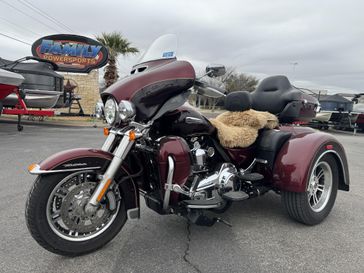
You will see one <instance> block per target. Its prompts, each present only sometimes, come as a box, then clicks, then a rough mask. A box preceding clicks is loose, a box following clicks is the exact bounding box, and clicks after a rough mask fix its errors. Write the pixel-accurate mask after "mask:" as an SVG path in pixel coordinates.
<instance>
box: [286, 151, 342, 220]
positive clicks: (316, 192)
mask: <svg viewBox="0 0 364 273" xmlns="http://www.w3.org/2000/svg"><path fill="white" fill-rule="evenodd" d="M338 183H339V173H338V166H337V163H336V160H335V158H334V157H333V156H332V155H330V154H325V155H324V156H321V157H319V158H318V159H317V161H316V162H315V164H314V166H313V168H312V170H311V173H310V175H309V181H307V186H306V192H299V193H297V192H282V203H283V205H284V208H285V209H286V211H287V212H288V215H289V216H290V217H291V218H293V219H295V220H296V221H298V222H301V223H303V224H306V225H316V224H319V223H320V222H322V221H323V220H324V219H325V218H326V217H327V215H328V214H329V213H330V211H331V209H332V207H333V206H334V203H335V199H336V194H337V189H338Z"/></svg>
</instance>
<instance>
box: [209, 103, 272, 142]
mask: <svg viewBox="0 0 364 273" xmlns="http://www.w3.org/2000/svg"><path fill="white" fill-rule="evenodd" d="M210 122H211V123H212V125H214V126H215V127H216V129H217V135H218V137H219V140H220V143H221V145H222V146H224V147H226V148H245V147H248V146H250V145H252V144H253V143H254V142H255V140H256V139H257V137H258V130H259V129H262V128H269V129H273V128H276V127H277V126H278V120H277V117H276V116H275V115H273V114H271V113H269V112H261V111H255V110H253V109H250V110H247V111H242V112H225V113H222V114H220V115H218V116H217V117H216V118H214V119H210Z"/></svg>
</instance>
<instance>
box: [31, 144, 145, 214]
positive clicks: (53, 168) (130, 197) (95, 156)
mask: <svg viewBox="0 0 364 273" xmlns="http://www.w3.org/2000/svg"><path fill="white" fill-rule="evenodd" d="M113 157H114V155H113V154H112V153H109V152H105V151H102V150H98V149H88V148H79V149H72V150H66V151H62V152H59V153H56V154H54V155H52V156H50V157H48V158H47V159H45V160H43V161H42V162H41V163H39V164H33V165H31V166H29V169H28V170H29V172H30V173H31V174H36V175H47V174H52V173H69V172H75V171H82V170H100V171H101V172H102V173H103V172H104V170H106V168H107V166H108V165H109V164H110V162H111V160H112V159H113ZM133 173H135V172H134V170H132V169H131V168H130V167H129V166H127V165H126V164H123V166H122V167H121V169H120V171H119V173H118V174H117V175H116V176H115V180H116V181H118V180H120V179H122V178H123V177H125V175H126V176H129V175H131V174H133ZM119 186H120V189H121V192H122V198H124V200H125V208H126V210H127V214H128V218H129V219H130V218H139V217H140V211H139V210H140V209H139V208H140V206H139V190H138V185H137V184H136V182H135V181H134V180H133V178H130V179H127V180H125V181H123V182H122V183H120V185H119Z"/></svg>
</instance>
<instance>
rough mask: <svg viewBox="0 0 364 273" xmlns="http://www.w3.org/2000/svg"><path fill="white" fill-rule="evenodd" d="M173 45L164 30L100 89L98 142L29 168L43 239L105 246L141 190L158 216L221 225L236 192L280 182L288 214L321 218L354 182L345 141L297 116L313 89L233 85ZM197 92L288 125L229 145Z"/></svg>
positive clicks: (35, 231)
mask: <svg viewBox="0 0 364 273" xmlns="http://www.w3.org/2000/svg"><path fill="white" fill-rule="evenodd" d="M176 45H177V43H176V37H175V36H174V35H165V36H162V37H160V38H158V39H157V40H156V41H155V42H154V43H153V44H152V45H151V46H150V48H149V49H148V50H147V51H146V53H145V54H144V55H143V57H142V58H141V60H140V61H139V63H138V64H137V65H135V66H134V67H133V68H132V70H131V73H130V75H129V76H128V77H126V78H124V79H122V80H120V81H118V82H117V83H115V84H113V85H112V86H110V87H109V88H107V89H106V90H105V91H104V92H103V93H102V94H101V97H102V101H103V103H104V113H105V119H106V121H107V123H108V124H109V127H108V128H105V130H104V133H105V135H107V138H106V140H105V142H104V144H103V146H102V148H101V149H93V148H82V149H81V148H80V149H72V150H67V151H63V152H60V153H57V154H54V155H52V156H50V157H49V158H47V159H45V160H43V161H42V162H40V163H38V164H32V165H31V166H29V168H28V170H29V172H30V173H31V174H34V175H38V176H37V178H36V180H35V182H34V185H33V187H32V189H31V190H30V193H29V196H28V200H27V203H26V222H27V227H28V229H29V231H30V233H31V235H32V236H33V238H34V239H35V240H36V241H37V242H38V243H39V244H40V245H41V246H42V247H44V248H45V249H47V250H49V251H51V252H54V253H56V254H60V255H65V256H77V255H81V254H85V253H89V252H92V251H94V250H96V249H99V248H101V247H102V246H104V245H105V244H106V243H108V242H109V241H110V240H112V239H113V238H114V237H115V236H116V235H117V234H118V233H119V231H120V230H121V229H122V227H123V226H124V224H125V222H126V221H127V219H138V218H140V197H144V199H145V203H146V205H147V207H148V208H150V209H152V210H154V211H155V212H157V213H159V214H161V215H167V214H176V215H180V216H181V217H185V218H187V219H188V221H190V222H191V223H194V224H196V225H203V226H212V225H213V224H215V223H216V222H221V223H225V224H227V225H230V224H229V223H228V222H227V221H225V220H224V219H222V218H221V217H218V215H219V214H221V213H223V212H225V211H226V210H227V209H228V208H229V206H230V205H231V204H232V203H233V202H244V201H245V200H248V199H251V198H256V197H258V196H261V195H263V194H265V193H267V192H268V191H274V192H276V193H277V194H280V195H281V198H282V201H283V205H284V208H285V210H286V211H287V212H288V215H289V216H291V217H292V218H293V219H295V220H297V221H299V222H301V223H304V224H306V225H315V224H318V223H320V222H321V221H323V220H324V219H325V217H326V216H327V215H328V214H329V213H330V211H331V209H332V207H333V205H334V202H335V198H336V194H337V190H338V189H339V190H344V191H348V190H349V172H348V164H347V159H346V156H345V151H344V148H343V147H342V145H341V144H340V143H339V142H338V141H337V140H336V139H335V138H334V137H333V136H332V135H329V134H326V133H322V132H317V131H315V130H313V129H311V128H307V127H303V126H298V125H297V124H296V123H297V122H302V121H305V120H309V119H311V118H312V117H313V116H314V115H315V111H316V110H317V109H316V108H317V107H318V103H317V101H316V100H315V99H314V98H313V97H310V96H308V95H305V94H303V93H302V92H300V91H299V90H297V89H295V88H294V87H292V85H291V84H290V83H289V81H288V79H287V78H286V77H284V76H274V77H269V78H267V79H265V80H263V81H262V82H261V83H260V84H259V86H258V87H257V89H256V90H255V91H254V92H252V93H251V94H250V93H248V92H240V91H239V92H232V93H230V94H228V95H225V94H224V93H223V90H221V89H219V88H214V87H213V86H211V85H209V84H207V83H206V82H204V81H203V78H196V75H195V71H194V68H193V67H192V65H191V64H190V63H189V62H187V61H180V60H177V58H176V49H175V48H176ZM224 73H225V68H224V66H222V65H210V66H208V67H207V68H206V75H205V77H207V76H210V77H217V76H221V75H223V74H224ZM191 90H192V91H193V92H196V93H197V94H200V95H208V96H212V97H221V98H224V99H225V109H226V110H227V111H228V113H238V114H239V113H244V111H248V110H250V109H251V108H254V109H255V110H258V111H268V112H270V113H272V114H275V116H277V117H278V120H279V122H280V125H277V126H274V128H270V129H269V128H265V129H264V128H262V129H259V130H258V132H257V138H256V139H254V141H253V143H252V144H250V145H248V146H247V147H234V145H233V147H228V146H224V145H222V144H221V141H220V140H221V139H219V136H220V135H219V134H218V133H219V132H220V131H219V132H217V129H216V127H215V126H213V125H212V124H211V123H210V122H209V120H208V119H207V118H206V117H204V116H203V115H202V114H201V113H199V112H198V111H197V110H196V109H194V108H191V107H189V106H186V104H185V103H186V101H187V99H188V97H189V95H190V93H191ZM254 113H257V115H258V113H261V112H254ZM275 116H274V117H275ZM248 122H249V120H248ZM235 129H236V128H235ZM224 133H225V134H226V135H227V136H229V134H230V133H232V131H230V130H227V131H226V132H224ZM244 137H245V136H244V135H239V136H238V138H244Z"/></svg>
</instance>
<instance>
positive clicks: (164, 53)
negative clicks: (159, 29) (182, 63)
mask: <svg viewBox="0 0 364 273" xmlns="http://www.w3.org/2000/svg"><path fill="white" fill-rule="evenodd" d="M176 52H177V36H176V35H174V34H166V35H163V36H160V37H159V38H157V39H156V40H155V41H154V42H153V43H152V44H151V45H150V46H149V48H148V49H147V50H146V51H145V53H144V54H143V56H142V57H141V58H140V60H139V61H138V64H141V63H146V62H150V61H155V60H161V59H173V58H176Z"/></svg>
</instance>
